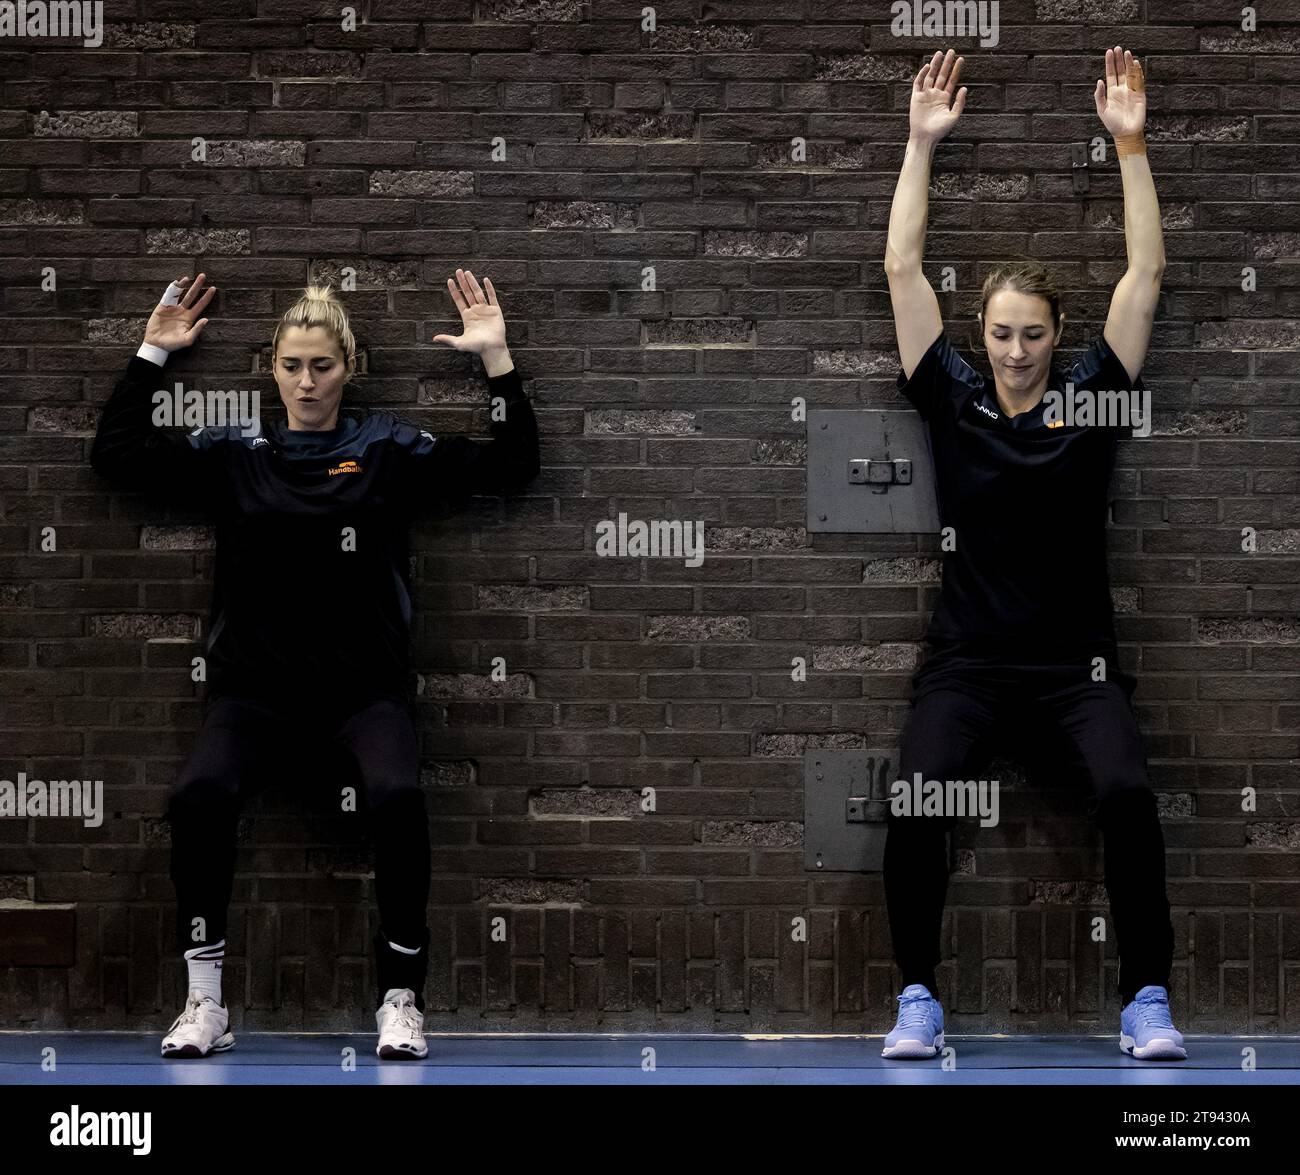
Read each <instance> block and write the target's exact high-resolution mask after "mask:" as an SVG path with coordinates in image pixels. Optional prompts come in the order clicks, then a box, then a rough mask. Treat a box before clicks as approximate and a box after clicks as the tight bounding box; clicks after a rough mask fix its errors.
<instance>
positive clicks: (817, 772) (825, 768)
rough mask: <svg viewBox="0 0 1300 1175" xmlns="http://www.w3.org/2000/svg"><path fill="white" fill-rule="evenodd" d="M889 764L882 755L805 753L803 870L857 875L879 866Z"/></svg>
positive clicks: (890, 774) (878, 752)
mask: <svg viewBox="0 0 1300 1175" xmlns="http://www.w3.org/2000/svg"><path fill="white" fill-rule="evenodd" d="M894 762H895V755H894V754H893V752H891V751H887V750H865V751H862V750H859V751H830V750H823V749H819V750H812V751H805V752H804V757H803V808H804V816H803V852H804V857H803V866H804V868H805V869H807V870H810V871H812V872H814V873H837V872H839V873H861V872H873V871H876V870H879V869H882V868H883V867H884V864H885V834H886V832H887V827H886V824H885V817H886V813H887V808H886V805H887V804H888V802H889V788H890V785H891V784H892V783H893V781H894Z"/></svg>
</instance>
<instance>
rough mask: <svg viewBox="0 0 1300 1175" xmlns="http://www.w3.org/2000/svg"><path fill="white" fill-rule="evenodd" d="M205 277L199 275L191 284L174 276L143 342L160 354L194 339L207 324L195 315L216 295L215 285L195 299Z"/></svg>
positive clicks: (187, 280)
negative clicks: (155, 348) (160, 349)
mask: <svg viewBox="0 0 1300 1175" xmlns="http://www.w3.org/2000/svg"><path fill="white" fill-rule="evenodd" d="M206 276H207V275H206V274H203V273H201V274H199V276H198V277H196V278H195V279H194V284H193V285H191V284H190V279H189V278H188V277H178V278H177V279H176V280H175V281H174V282H172V284H171V285H169V286H168V287H167V290H166V292H165V293H164V294H163V296H162V300H161V301H160V302H159V303H158V305H157V306H155V307H154V310H153V313H152V314H151V315H150V316H149V322H148V324H147V325H146V326H145V328H144V341H145V342H146V343H148V344H150V345H151V346H154V347H161V348H162V349H163V350H164V351H179V350H180V349H181V348H182V347H188V346H190V344H192V343H194V342H195V341H196V340H197V339H198V337H199V335H201V334H202V333H203V328H204V327H205V326H207V325H208V320H207V319H206V318H199V315H200V314H202V313H203V311H204V310H205V309H206V308H207V305H208V303H209V302H211V301H212V298H213V295H214V294H216V292H217V287H216V286H209V287H208V291H207V293H206V294H204V295H203V296H202V297H200V296H199V290H201V289H202V288H203V279H204V278H205V277H206Z"/></svg>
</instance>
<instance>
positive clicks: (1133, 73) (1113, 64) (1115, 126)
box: [1092, 45, 1147, 138]
mask: <svg viewBox="0 0 1300 1175" xmlns="http://www.w3.org/2000/svg"><path fill="white" fill-rule="evenodd" d="M1092 98H1093V101H1094V102H1095V103H1096V104H1097V117H1098V118H1100V119H1101V121H1102V123H1103V124H1104V125H1105V127H1106V129H1107V130H1108V131H1110V133H1111V136H1112V137H1114V138H1118V137H1119V136H1120V135H1136V134H1137V133H1138V132H1139V131H1141V130H1142V128H1143V127H1144V126H1145V125H1146V121H1147V95H1146V80H1145V78H1144V77H1143V74H1142V63H1141V62H1140V61H1138V59H1137V58H1136V57H1134V56H1133V54H1132V53H1130V52H1129V51H1128V50H1127V49H1121V48H1120V47H1119V46H1118V45H1116V46H1115V48H1114V49H1107V50H1106V77H1105V79H1104V80H1103V79H1102V78H1098V79H1097V84H1096V86H1095V87H1094V88H1093V95H1092Z"/></svg>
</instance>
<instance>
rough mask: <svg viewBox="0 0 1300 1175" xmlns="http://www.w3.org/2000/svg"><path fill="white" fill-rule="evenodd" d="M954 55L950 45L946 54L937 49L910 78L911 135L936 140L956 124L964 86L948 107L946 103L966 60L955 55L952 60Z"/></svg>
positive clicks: (964, 104) (963, 101)
mask: <svg viewBox="0 0 1300 1175" xmlns="http://www.w3.org/2000/svg"><path fill="white" fill-rule="evenodd" d="M953 55H954V51H953V50H952V49H949V50H948V53H947V55H946V56H945V55H944V54H943V53H940V52H939V50H937V49H936V50H935V52H934V57H932V58H931V59H930V60H929V61H928V62H926V64H925V65H923V66H922V67H921V72H920V73H918V74H917V75H916V77H915V78H913V79H912V105H911V109H910V111H909V115H908V117H909V120H910V130H911V135H912V138H914V139H923V140H927V141H929V142H932V143H937V142H938V141H939V140H940V139H942V138H943V137H944V135H946V134H947V133H948V132H949V131H950V130H952V128H953V127H954V126H955V125H956V124H957V120H958V119H959V118H960V117H961V112H962V111H963V110H964V109H965V108H966V87H965V86H962V88H961V89H960V90H958V91H957V100H956V101H955V102H953V103H952V106H951V108H950V107H949V105H948V103H949V102H950V101H951V99H952V88H953V86H954V85H956V84H957V78H958V76H959V75H960V74H961V65H962V62H963V61H965V58H964V57H958V58H957V61H956V63H955V64H954V62H953Z"/></svg>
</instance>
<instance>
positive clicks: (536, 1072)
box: [0, 1031, 1300, 1087]
mask: <svg viewBox="0 0 1300 1175" xmlns="http://www.w3.org/2000/svg"><path fill="white" fill-rule="evenodd" d="M160 1039H161V1034H160V1033H157V1032H154V1033H137V1032H45V1031H39V1032H0V1085H246V1084H247V1085H254V1084H255V1085H352V1084H355V1083H358V1082H360V1083H363V1084H372V1085H499V1084H512V1085H520V1084H524V1085H550V1084H565V1085H569V1084H583V1085H637V1084H646V1083H649V1084H659V1085H676V1084H716V1085H926V1084H943V1085H952V1084H958V1085H1106V1086H1124V1085H1142V1086H1194V1085H1241V1086H1243V1087H1246V1086H1250V1087H1258V1086H1260V1085H1261V1084H1267V1085H1296V1084H1300V1037H1298V1036H1253V1037H1252V1036H1195V1035H1187V1034H1185V1035H1184V1039H1185V1041H1186V1045H1187V1052H1188V1059H1187V1060H1186V1061H1136V1060H1134V1059H1132V1058H1131V1057H1127V1056H1125V1055H1124V1054H1123V1053H1121V1052H1120V1050H1119V1035H1118V1033H1112V1034H1109V1035H1106V1036H977V1035H969V1036H966V1035H959V1034H953V1035H950V1036H948V1038H947V1043H948V1044H949V1045H950V1046H952V1047H953V1048H954V1049H955V1051H956V1068H955V1069H953V1070H949V1071H944V1070H943V1069H942V1068H941V1059H940V1058H939V1057H935V1058H931V1059H928V1060H923V1061H887V1060H885V1059H884V1058H883V1057H881V1056H880V1049H881V1044H882V1037H881V1036H879V1035H877V1036H811V1035H810V1036H800V1035H780V1036H776V1035H774V1036H738V1035H721V1034H719V1035H712V1034H701V1035H685V1034H671V1033H670V1034H664V1035H648V1034H610V1035H601V1034H589V1033H548V1034H528V1033H520V1034H515V1033H479V1034H474V1035H468V1034H458V1033H443V1034H438V1033H428V1034H426V1040H427V1041H428V1044H429V1055H428V1057H426V1058H425V1059H424V1060H422V1061H412V1060H402V1061H381V1060H380V1059H379V1058H378V1057H376V1056H375V1041H376V1037H375V1035H374V1034H373V1033H371V1034H369V1035H368V1036H367V1035H359V1034H358V1035H347V1034H343V1033H270V1032H237V1033H236V1034H235V1047H234V1048H233V1049H231V1050H230V1051H229V1052H226V1053H222V1054H218V1055H216V1056H212V1057H206V1058H203V1059H200V1060H163V1058H162V1057H160V1056H159V1055H158V1047H159V1041H160ZM349 1046H350V1047H352V1048H354V1049H355V1050H356V1069H355V1071H353V1072H347V1071H345V1070H344V1069H343V1068H342V1065H341V1060H342V1057H343V1050H344V1049H345V1048H347V1047H349ZM50 1047H53V1048H54V1049H55V1050H56V1058H57V1070H56V1071H55V1072H43V1071H42V1069H41V1055H42V1050H44V1049H47V1048H50ZM1246 1047H1251V1048H1253V1049H1254V1050H1255V1066H1256V1068H1255V1070H1254V1071H1253V1072H1250V1071H1243V1069H1242V1067H1241V1065H1242V1049H1244V1048H1246ZM647 1048H652V1049H654V1060H655V1066H656V1067H655V1069H654V1071H649V1070H645V1069H643V1067H642V1065H643V1061H642V1057H643V1050H644V1049H647Z"/></svg>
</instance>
